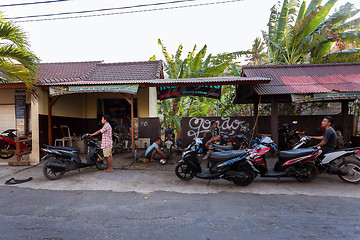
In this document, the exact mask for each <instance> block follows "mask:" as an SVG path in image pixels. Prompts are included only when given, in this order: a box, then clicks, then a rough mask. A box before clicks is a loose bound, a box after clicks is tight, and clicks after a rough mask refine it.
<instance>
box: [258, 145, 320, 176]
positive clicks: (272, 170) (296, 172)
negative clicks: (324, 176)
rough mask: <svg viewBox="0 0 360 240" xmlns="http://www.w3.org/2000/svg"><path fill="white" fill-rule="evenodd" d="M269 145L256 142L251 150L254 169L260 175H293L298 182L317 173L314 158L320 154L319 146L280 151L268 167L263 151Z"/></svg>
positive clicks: (266, 149) (266, 150) (267, 149)
mask: <svg viewBox="0 0 360 240" xmlns="http://www.w3.org/2000/svg"><path fill="white" fill-rule="evenodd" d="M269 150H270V147H268V146H264V145H262V144H256V145H255V146H254V148H253V149H252V150H251V153H252V154H253V156H252V157H251V161H252V163H253V167H254V171H255V172H256V173H258V174H259V175H260V176H261V177H274V178H280V177H294V178H296V179H297V180H298V181H300V182H305V181H311V180H312V179H314V178H315V177H316V176H317V174H318V168H317V167H316V165H315V163H314V160H315V158H316V157H317V156H319V155H320V154H321V152H322V151H321V148H320V147H313V148H302V149H293V150H288V151H280V152H279V154H278V160H277V161H276V163H275V165H274V166H271V167H268V166H267V162H266V157H265V153H266V152H268V151H269Z"/></svg>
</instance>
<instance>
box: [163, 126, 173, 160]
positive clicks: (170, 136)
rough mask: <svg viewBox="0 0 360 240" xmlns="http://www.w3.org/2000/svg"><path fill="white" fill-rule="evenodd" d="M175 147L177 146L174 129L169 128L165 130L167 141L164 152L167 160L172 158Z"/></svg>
mask: <svg viewBox="0 0 360 240" xmlns="http://www.w3.org/2000/svg"><path fill="white" fill-rule="evenodd" d="M174 146H175V134H174V128H168V129H166V130H165V141H164V151H165V154H166V158H167V159H169V158H170V156H171V153H172V149H173V147H174Z"/></svg>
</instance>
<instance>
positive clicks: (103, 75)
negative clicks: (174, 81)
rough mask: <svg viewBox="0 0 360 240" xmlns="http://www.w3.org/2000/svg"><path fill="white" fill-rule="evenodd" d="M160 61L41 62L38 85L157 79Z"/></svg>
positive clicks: (160, 66) (159, 71)
mask: <svg viewBox="0 0 360 240" xmlns="http://www.w3.org/2000/svg"><path fill="white" fill-rule="evenodd" d="M161 74H162V62H161V61H146V62H145V61H144V62H125V63H102V62H75V63H43V64H41V70H40V71H39V73H38V77H39V82H40V85H64V84H70V83H76V84H77V85H82V84H92V83H94V82H97V84H98V83H104V82H106V83H110V82H111V83H114V84H115V83H119V84H124V83H129V81H130V80H149V79H158V78H160V77H161Z"/></svg>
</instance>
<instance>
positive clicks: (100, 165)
mask: <svg viewBox="0 0 360 240" xmlns="http://www.w3.org/2000/svg"><path fill="white" fill-rule="evenodd" d="M95 166H96V168H97V169H99V170H105V169H107V168H108V166H109V163H108V162H107V160H106V158H105V157H104V155H103V154H102V152H100V153H96V156H95Z"/></svg>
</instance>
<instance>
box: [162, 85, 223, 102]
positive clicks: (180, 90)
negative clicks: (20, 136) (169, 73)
mask: <svg viewBox="0 0 360 240" xmlns="http://www.w3.org/2000/svg"><path fill="white" fill-rule="evenodd" d="M157 92H158V99H159V100H164V99H168V98H175V97H182V96H200V97H208V98H215V99H220V97H221V86H220V85H219V86H185V87H176V86H172V87H159V88H158V91H157Z"/></svg>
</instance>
